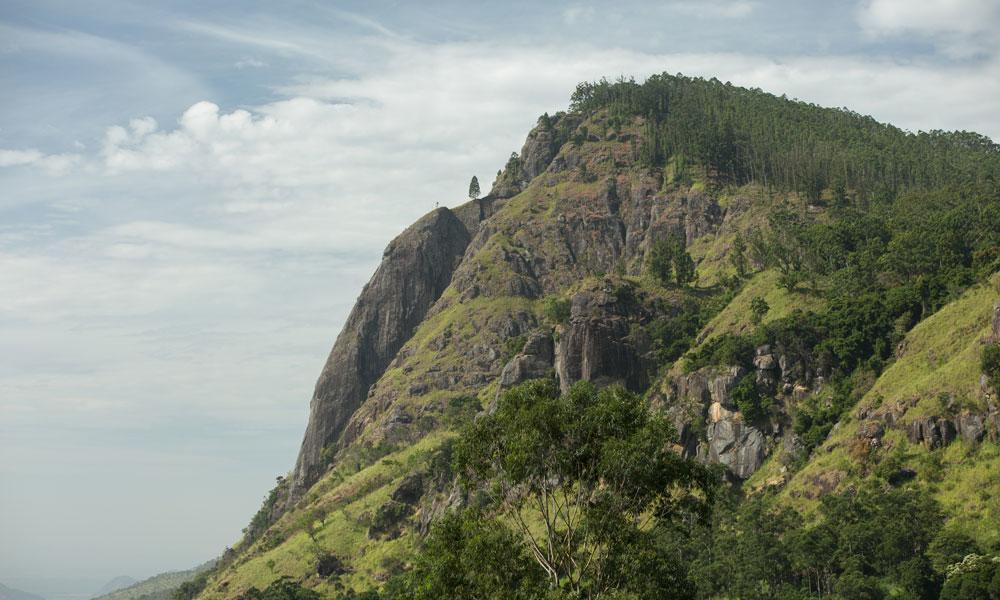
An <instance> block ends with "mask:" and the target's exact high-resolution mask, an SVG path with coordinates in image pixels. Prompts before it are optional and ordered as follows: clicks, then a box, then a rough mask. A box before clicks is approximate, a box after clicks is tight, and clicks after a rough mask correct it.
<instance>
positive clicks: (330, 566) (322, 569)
mask: <svg viewBox="0 0 1000 600" xmlns="http://www.w3.org/2000/svg"><path fill="white" fill-rule="evenodd" d="M348 572H349V569H348V568H347V565H345V564H344V561H342V560H341V559H340V558H339V557H337V556H336V555H334V554H327V555H325V556H323V557H321V558H320V559H319V562H318V563H317V564H316V574H317V575H319V576H320V577H323V578H330V577H336V576H339V575H343V574H344V573H348Z"/></svg>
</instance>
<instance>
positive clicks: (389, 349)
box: [289, 208, 469, 501]
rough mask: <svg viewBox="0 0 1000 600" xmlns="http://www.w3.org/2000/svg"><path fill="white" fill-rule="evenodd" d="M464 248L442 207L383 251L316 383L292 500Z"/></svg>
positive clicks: (458, 225) (314, 475) (460, 228)
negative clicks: (375, 269)
mask: <svg viewBox="0 0 1000 600" xmlns="http://www.w3.org/2000/svg"><path fill="white" fill-rule="evenodd" d="M468 243H469V232H468V231H467V230H466V227H465V225H464V224H463V223H462V222H461V221H460V220H459V218H458V217H457V216H455V214H454V213H452V212H451V211H450V210H448V209H447V208H439V209H437V210H435V211H434V212H432V213H430V214H428V215H427V216H425V217H423V218H422V219H420V220H419V221H417V222H416V223H414V224H413V225H412V226H410V227H409V228H408V229H407V230H406V231H404V232H403V233H402V234H400V235H399V236H398V237H397V238H396V239H395V240H393V241H392V243H391V244H389V246H388V247H387V248H386V249H385V252H384V253H383V257H382V263H381V264H380V265H379V268H378V270H377V271H376V272H375V275H374V276H372V279H371V281H369V282H368V284H367V285H366V286H365V289H364V290H362V292H361V296H360V297H359V298H358V301H357V303H356V304H355V306H354V309H353V310H352V311H351V314H350V316H349V317H348V318H347V323H346V324H345V325H344V329H343V331H341V333H340V335H339V336H337V341H336V343H334V345H333V350H331V352H330V357H329V358H328V359H327V361H326V365H325V366H324V367H323V371H322V372H321V373H320V376H319V380H318V381H317V382H316V391H315V392H314V394H313V398H312V401H311V403H310V408H309V423H308V427H307V428H306V433H305V436H304V438H303V440H302V449H301V450H300V451H299V457H298V460H297V461H296V463H295V470H294V472H293V474H292V477H291V485H290V489H289V497H290V499H291V500H292V501H294V500H296V499H298V498H299V497H300V496H301V495H302V493H303V492H304V491H305V490H306V489H308V488H309V486H311V485H312V484H313V483H315V482H316V480H317V479H318V478H319V475H320V474H321V473H322V470H323V468H324V466H325V465H324V455H323V451H324V450H325V449H327V448H330V447H331V445H332V444H335V443H336V442H337V440H338V438H339V437H340V434H341V433H342V431H343V429H344V425H345V424H346V423H347V420H348V419H349V418H350V416H351V415H352V414H353V413H354V411H355V410H356V409H357V408H358V406H360V405H361V403H362V401H363V400H364V399H365V396H366V395H367V393H368V388H369V387H371V385H372V384H373V383H375V381H376V380H378V378H379V376H381V374H382V373H383V372H384V371H385V368H386V366H387V365H388V363H389V361H390V360H392V358H393V356H395V355H396V352H397V351H398V350H399V348H400V346H402V344H403V342H405V341H406V340H407V339H408V338H409V337H410V335H411V333H412V332H413V330H414V329H415V328H416V327H417V325H418V324H419V323H420V322H421V321H422V320H423V319H424V316H425V314H426V313H427V310H428V309H429V308H430V307H431V305H433V303H434V302H435V301H436V300H437V299H438V296H440V295H441V292H442V291H444V289H445V287H446V286H447V285H448V282H449V281H450V279H451V274H452V270H453V269H454V268H455V265H456V264H457V263H458V261H459V259H460V258H461V256H462V254H463V253H464V252H465V247H466V246H467V245H468Z"/></svg>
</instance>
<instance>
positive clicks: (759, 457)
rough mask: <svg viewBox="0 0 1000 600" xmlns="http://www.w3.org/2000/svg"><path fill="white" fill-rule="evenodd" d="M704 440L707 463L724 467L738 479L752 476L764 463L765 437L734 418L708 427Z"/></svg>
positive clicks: (724, 419) (755, 429) (728, 417)
mask: <svg viewBox="0 0 1000 600" xmlns="http://www.w3.org/2000/svg"><path fill="white" fill-rule="evenodd" d="M705 438H706V440H707V448H706V451H705V452H706V456H705V458H707V460H708V462H711V463H718V464H722V465H725V466H726V467H728V469H729V472H730V473H732V474H733V475H735V476H736V477H738V478H740V479H746V478H747V477H750V476H751V475H753V473H754V471H756V470H757V469H759V468H760V465H761V464H762V463H763V462H764V443H765V441H764V434H763V433H761V431H760V430H759V429H757V428H755V427H752V426H750V425H747V424H745V423H743V422H742V420H740V419H738V418H734V416H733V415H728V416H726V417H724V418H720V419H719V420H717V421H715V422H713V423H709V424H708V427H707V429H706V431H705Z"/></svg>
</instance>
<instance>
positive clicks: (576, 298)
mask: <svg viewBox="0 0 1000 600" xmlns="http://www.w3.org/2000/svg"><path fill="white" fill-rule="evenodd" d="M624 296H626V294H624V293H621V292H620V291H618V290H614V289H612V288H611V287H610V286H608V287H605V288H604V289H601V290H593V291H590V290H585V291H581V292H578V293H577V294H574V295H573V298H572V300H571V309H570V319H569V323H568V324H567V325H566V326H565V327H564V328H563V330H562V331H560V332H559V341H558V342H557V343H556V347H555V369H556V374H557V376H558V377H559V387H560V388H561V389H562V391H563V392H566V391H567V390H569V388H570V386H572V385H573V384H574V383H576V382H577V381H581V380H583V381H591V382H594V383H595V384H598V385H608V384H612V383H621V384H622V385H624V386H625V387H626V388H628V389H630V390H633V391H641V390H642V389H644V388H645V387H646V386H647V385H648V384H649V381H648V379H647V375H646V368H645V361H644V359H643V358H642V356H641V355H640V353H639V352H638V351H637V349H636V348H635V346H634V345H633V344H632V343H631V342H630V340H629V339H628V338H629V316H630V314H631V313H632V312H633V310H634V309H635V306H634V303H632V302H631V301H630V299H629V298H627V297H624Z"/></svg>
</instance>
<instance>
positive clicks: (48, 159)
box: [0, 149, 81, 176]
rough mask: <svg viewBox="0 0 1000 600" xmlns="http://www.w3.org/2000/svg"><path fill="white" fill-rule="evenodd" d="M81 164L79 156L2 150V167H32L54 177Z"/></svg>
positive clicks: (0, 158) (0, 151)
mask: <svg viewBox="0 0 1000 600" xmlns="http://www.w3.org/2000/svg"><path fill="white" fill-rule="evenodd" d="M80 162H81V156H80V155H79V154H43V153H42V152H39V151H38V150H34V149H31V150H4V149H0V167H22V166H32V167H37V168H39V169H41V170H43V171H44V172H45V173H47V174H49V175H54V176H59V175H64V174H66V173H67V172H68V171H69V170H70V169H72V168H73V167H74V166H76V165H77V164H79V163H80Z"/></svg>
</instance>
